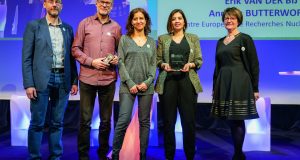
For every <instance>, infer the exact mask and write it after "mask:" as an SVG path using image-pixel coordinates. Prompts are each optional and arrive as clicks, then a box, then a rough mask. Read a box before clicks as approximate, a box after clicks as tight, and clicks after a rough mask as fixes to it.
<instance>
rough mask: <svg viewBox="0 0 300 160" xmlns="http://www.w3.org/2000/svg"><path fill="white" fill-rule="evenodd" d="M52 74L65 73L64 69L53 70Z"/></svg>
mask: <svg viewBox="0 0 300 160" xmlns="http://www.w3.org/2000/svg"><path fill="white" fill-rule="evenodd" d="M51 72H52V73H64V68H52V69H51Z"/></svg>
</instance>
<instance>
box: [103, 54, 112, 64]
mask: <svg viewBox="0 0 300 160" xmlns="http://www.w3.org/2000/svg"><path fill="white" fill-rule="evenodd" d="M113 58H114V55H112V54H110V53H109V54H108V55H107V56H106V57H105V58H104V59H103V60H102V61H103V62H104V63H105V64H108V65H109V62H110V61H112V60H113Z"/></svg>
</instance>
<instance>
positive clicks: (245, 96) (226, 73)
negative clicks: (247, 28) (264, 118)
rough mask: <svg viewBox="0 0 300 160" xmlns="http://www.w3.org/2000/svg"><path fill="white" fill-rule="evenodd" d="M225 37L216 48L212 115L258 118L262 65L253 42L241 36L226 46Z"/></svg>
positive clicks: (234, 118) (245, 36) (233, 117)
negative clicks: (260, 68) (260, 66)
mask: <svg viewBox="0 0 300 160" xmlns="http://www.w3.org/2000/svg"><path fill="white" fill-rule="evenodd" d="M224 38H225V37H224ZM224 38H221V39H220V40H219V41H218V44H217V49H216V67H215V72H214V78H213V79H214V84H213V91H214V94H213V101H212V109H211V114H212V116H213V117H218V118H223V119H230V120H244V119H254V118H258V113H257V110H256V105H255V98H254V92H258V75H259V65H258V58H257V54H256V49H255V46H254V43H253V40H252V38H251V37H250V36H249V35H246V34H243V33H240V34H238V35H237V36H236V37H235V39H234V40H232V41H231V42H230V43H229V44H227V45H225V44H224V43H223V41H224ZM243 51H244V52H243ZM242 54H245V55H242ZM243 56H244V57H243ZM245 61H247V62H245Z"/></svg>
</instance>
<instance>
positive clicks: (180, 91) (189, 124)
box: [159, 74, 197, 160]
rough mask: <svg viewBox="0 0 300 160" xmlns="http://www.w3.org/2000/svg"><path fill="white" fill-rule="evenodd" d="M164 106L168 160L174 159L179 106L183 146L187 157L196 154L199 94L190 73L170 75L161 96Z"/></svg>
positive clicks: (165, 142)
mask: <svg viewBox="0 0 300 160" xmlns="http://www.w3.org/2000/svg"><path fill="white" fill-rule="evenodd" d="M159 99H160V102H161V103H162V107H163V122H164V147H165V156H166V158H167V159H168V160H170V159H171V160H172V159H174V154H175V148H176V143H175V142H176V140H175V123H176V119H177V107H178V111H179V114H180V118H181V126H182V131H183V146H184V152H185V155H186V158H187V159H188V160H190V159H193V158H194V155H195V125H196V124H195V106H196V103H197V94H196V92H195V89H194V87H193V85H192V83H191V81H190V79H189V77H188V75H187V74H186V75H181V76H168V77H167V78H166V80H165V84H164V92H163V94H162V95H160V96H159Z"/></svg>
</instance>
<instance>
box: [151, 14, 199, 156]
mask: <svg viewBox="0 0 300 160" xmlns="http://www.w3.org/2000/svg"><path fill="white" fill-rule="evenodd" d="M186 28H187V20H186V18H185V15H184V13H183V11H182V10H180V9H175V10H173V11H172V12H171V13H170V15H169V19H168V24H167V30H168V34H165V35H161V36H159V38H158V51H157V66H158V68H159V76H158V79H157V83H156V87H155V90H156V92H158V94H159V100H160V102H161V104H162V107H163V109H162V110H163V122H164V145H165V156H166V159H168V160H172V159H174V154H175V123H176V116H177V109H178V110H179V114H180V118H181V125H182V129H183V147H184V152H185V155H186V159H188V160H191V159H194V155H195V128H196V127H195V125H196V122H195V111H196V110H195V105H196V103H197V93H199V92H201V91H202V87H201V85H200V80H199V77H198V74H197V70H198V69H200V67H201V65H202V55H201V49H200V42H199V38H198V37H197V36H196V35H194V34H190V33H186V32H185V30H186Z"/></svg>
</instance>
